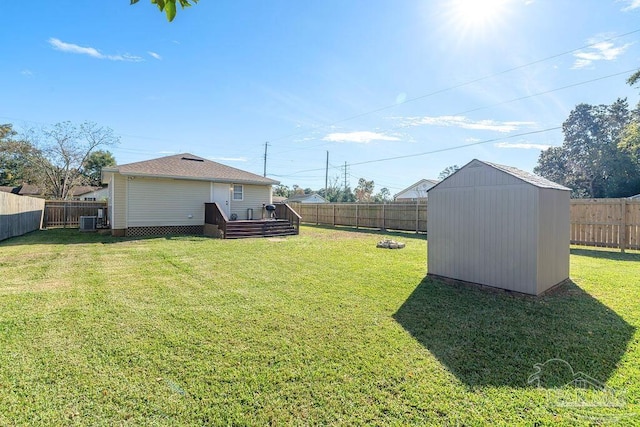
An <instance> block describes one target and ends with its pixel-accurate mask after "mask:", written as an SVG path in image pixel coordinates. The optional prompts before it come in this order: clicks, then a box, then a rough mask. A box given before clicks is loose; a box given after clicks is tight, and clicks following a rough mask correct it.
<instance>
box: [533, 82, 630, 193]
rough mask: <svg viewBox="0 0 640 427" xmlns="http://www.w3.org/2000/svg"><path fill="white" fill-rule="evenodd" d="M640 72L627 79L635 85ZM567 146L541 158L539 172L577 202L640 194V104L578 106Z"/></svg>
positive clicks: (567, 126) (568, 124) (568, 123)
mask: <svg viewBox="0 0 640 427" xmlns="http://www.w3.org/2000/svg"><path fill="white" fill-rule="evenodd" d="M639 79H640V72H638V73H635V74H634V75H633V76H631V77H630V78H629V80H628V83H629V84H631V85H634V84H635V83H636V82H637V81H638V80H639ZM562 132H563V134H564V141H563V144H562V145H561V146H559V147H551V148H549V149H547V150H545V151H543V152H542V153H540V157H539V158H538V164H537V166H536V167H535V168H534V172H535V173H536V174H538V175H541V176H543V177H545V178H547V179H550V180H551V181H554V182H557V183H558V184H562V185H564V186H566V187H568V188H570V189H571V196H572V197H574V198H618V197H629V196H633V195H636V194H640V104H639V105H638V106H636V108H634V109H629V105H628V103H627V100H626V99H618V100H616V101H615V102H614V103H612V104H611V105H590V104H579V105H577V106H576V107H575V108H574V109H573V110H572V111H571V113H570V114H569V117H568V118H567V120H565V122H564V123H563V124H562Z"/></svg>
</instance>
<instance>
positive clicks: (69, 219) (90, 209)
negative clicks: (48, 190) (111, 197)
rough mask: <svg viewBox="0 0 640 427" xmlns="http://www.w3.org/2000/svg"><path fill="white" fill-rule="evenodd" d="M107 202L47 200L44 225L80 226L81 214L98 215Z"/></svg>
mask: <svg viewBox="0 0 640 427" xmlns="http://www.w3.org/2000/svg"><path fill="white" fill-rule="evenodd" d="M106 207H107V202H86V201H78V200H47V201H46V202H45V205H44V227H79V226H80V217H81V216H98V209H106Z"/></svg>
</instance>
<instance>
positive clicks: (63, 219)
mask: <svg viewBox="0 0 640 427" xmlns="http://www.w3.org/2000/svg"><path fill="white" fill-rule="evenodd" d="M62 216H63V218H62V228H67V204H66V203H64V204H63V205H62Z"/></svg>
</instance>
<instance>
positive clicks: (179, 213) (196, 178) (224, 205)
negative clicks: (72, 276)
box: [102, 153, 279, 236]
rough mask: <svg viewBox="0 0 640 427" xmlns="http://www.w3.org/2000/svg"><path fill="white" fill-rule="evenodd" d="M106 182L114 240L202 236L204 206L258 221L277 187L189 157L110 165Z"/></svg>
mask: <svg viewBox="0 0 640 427" xmlns="http://www.w3.org/2000/svg"><path fill="white" fill-rule="evenodd" d="M102 182H103V183H104V184H108V188H109V209H108V215H109V223H110V224H111V229H112V233H113V235H115V236H138V235H149V234H172V233H188V234H202V232H203V227H204V222H205V203H217V205H218V206H220V208H221V209H222V210H223V211H224V214H225V215H226V217H228V218H231V219H252V218H248V215H252V216H253V218H260V217H261V216H262V215H263V208H264V206H265V205H269V204H271V203H272V196H271V187H272V185H274V184H278V183H279V182H278V181H275V180H273V179H270V178H266V177H263V176H260V175H256V174H253V173H251V172H246V171H243V170H240V169H236V168H233V167H230V166H226V165H223V164H220V163H217V162H214V161H211V160H208V159H205V158H202V157H198V156H194V155H193V154H189V153H184V154H177V155H173V156H167V157H161V158H158V159H153V160H146V161H142V162H136V163H129V164H125V165H119V166H114V167H106V168H103V169H102Z"/></svg>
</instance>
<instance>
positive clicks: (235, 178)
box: [102, 153, 279, 185]
mask: <svg viewBox="0 0 640 427" xmlns="http://www.w3.org/2000/svg"><path fill="white" fill-rule="evenodd" d="M102 172H103V177H104V173H120V174H121V175H125V176H150V177H162V178H177V179H193V180H200V181H216V182H229V183H236V184H262V185H274V184H279V181H276V180H273V179H270V178H266V177H263V176H260V175H256V174H253V173H251V172H246V171H243V170H240V169H236V168H233V167H231V166H226V165H223V164H221V163H217V162H214V161H211V160H207V159H205V158H202V157H198V156H194V155H193V154H189V153H183V154H176V155H174V156H167V157H161V158H159V159H153V160H145V161H142V162H136V163H129V164H125V165H119V166H114V167H108V168H102Z"/></svg>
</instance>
